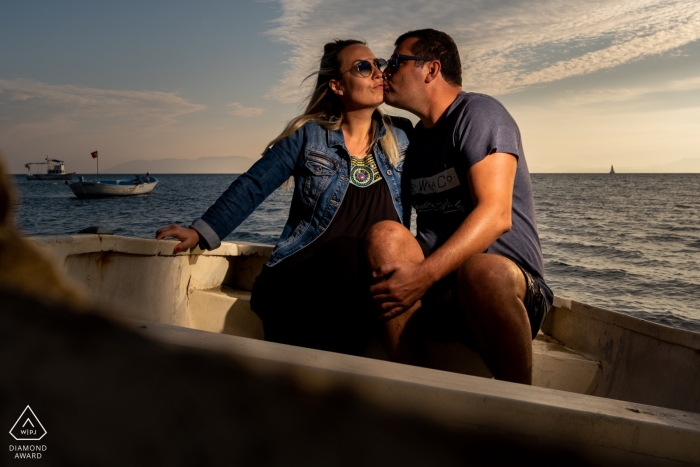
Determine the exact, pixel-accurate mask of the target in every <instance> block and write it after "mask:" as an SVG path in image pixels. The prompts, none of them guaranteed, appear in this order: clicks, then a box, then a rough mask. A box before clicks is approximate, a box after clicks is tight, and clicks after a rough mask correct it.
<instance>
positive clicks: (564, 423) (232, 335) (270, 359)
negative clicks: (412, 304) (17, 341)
mask: <svg viewBox="0 0 700 467" xmlns="http://www.w3.org/2000/svg"><path fill="white" fill-rule="evenodd" d="M31 240H32V241H33V243H34V244H35V245H36V246H38V247H40V249H42V250H43V251H45V252H46V253H47V254H49V255H51V256H53V258H54V259H55V260H56V261H57V262H58V263H59V265H61V266H62V267H63V268H64V270H65V271H66V273H67V275H68V276H69V277H71V278H73V279H74V280H76V281H77V282H79V283H82V284H84V285H85V286H86V288H87V291H88V293H89V294H90V296H91V298H92V300H93V302H94V303H95V304H96V305H97V306H98V307H100V308H102V309H104V310H105V313H106V314H108V315H110V316H113V317H115V318H116V319H118V320H120V321H121V322H123V323H124V324H125V325H126V326H129V327H131V328H133V329H134V330H136V331H138V332H142V333H144V334H146V335H147V336H150V337H151V338H153V339H156V340H159V341H161V342H164V343H167V344H169V345H175V346H182V347H188V348H196V349H207V350H214V351H217V352H221V353H225V354H228V355H229V356H231V357H232V358H235V359H237V360H239V361H240V362H242V363H244V364H246V365H247V366H248V367H250V368H251V369H254V370H256V371H263V372H267V371H279V372H286V373H292V374H294V375H296V377H297V378H298V379H299V381H300V382H301V383H302V384H304V385H306V386H308V387H318V388H324V387H329V386H334V385H344V386H348V387H351V388H353V389H354V390H355V391H357V392H358V393H360V394H362V395H363V396H364V397H367V398H368V399H370V400H372V401H374V402H376V403H378V404H380V405H382V406H385V407H387V408H391V409H400V410H405V411H409V412H413V413H417V414H419V415H422V416H427V417H430V418H432V419H434V420H437V421H440V422H443V423H449V424H456V425H460V426H469V427H473V428H475V429H483V430H487V431H488V430H498V431H500V432H503V433H513V434H522V435H524V436H531V437H535V438H537V439H540V440H548V441H552V442H558V443H562V442H563V443H566V444H567V445H570V446H577V447H578V448H579V449H580V451H581V452H585V453H586V455H589V456H592V458H593V459H600V460H601V461H603V460H604V461H605V462H611V461H619V462H624V463H632V462H634V463H635V465H685V464H687V463H691V464H695V463H697V464H700V334H696V333H693V332H689V331H684V330H680V329H674V328H669V327H666V326H662V325H658V324H654V323H650V322H646V321H642V320H639V319H636V318H633V317H631V316H627V315H623V314H620V313H615V312H612V311H608V310H603V309H600V308H596V307H591V306H588V305H585V304H581V303H577V302H575V301H572V300H567V299H564V298H561V297H556V298H555V303H554V308H553V310H552V311H551V312H550V314H549V315H548V317H547V320H546V321H545V324H544V326H543V329H542V332H541V333H540V335H539V336H538V338H537V339H536V340H535V342H534V344H533V353H534V362H533V364H534V368H533V383H534V387H529V386H523V385H517V384H512V383H506V382H502V381H496V380H493V379H490V378H488V377H487V378H483V377H477V376H490V375H489V374H488V370H487V369H486V367H485V366H484V365H483V362H482V361H481V359H480V358H479V356H478V355H477V354H475V353H474V352H471V351H470V350H469V349H467V348H466V347H463V346H460V345H458V344H451V345H440V344H437V343H429V345H428V349H429V352H430V357H431V358H430V364H431V366H432V367H433V368H418V367H412V366H407V365H399V364H394V363H390V362H387V361H383V360H382V359H383V358H384V355H383V352H382V351H381V348H380V346H376V345H375V346H373V347H372V348H370V349H369V350H368V353H367V356H368V357H373V358H362V357H352V356H346V355H340V354H334V353H330V352H321V351H316V350H311V349H304V348H298V347H292V346H286V345H281V344H275V343H271V342H264V341H263V340H262V339H263V337H264V330H263V326H262V323H261V322H260V320H259V319H258V317H257V315H255V313H253V312H252V311H251V310H250V306H249V298H250V292H249V291H250V289H251V286H252V283H253V280H254V278H255V276H256V275H257V273H258V272H259V271H260V268H261V267H262V265H263V264H264V263H265V262H266V260H267V257H268V256H269V254H270V251H271V247H269V246H265V245H255V244H245V243H239V244H234V243H224V244H222V246H221V248H219V249H217V250H215V251H213V252H202V251H200V250H199V249H195V250H194V251H191V252H188V253H181V254H177V255H173V254H172V248H173V245H174V242H173V241H156V240H146V239H134V238H127V237H118V236H112V235H106V236H103V235H75V236H63V237H35V238H32V239H31ZM296 306H297V304H292V303H290V308H294V307H296ZM445 370H447V371H445ZM475 375H476V376H475Z"/></svg>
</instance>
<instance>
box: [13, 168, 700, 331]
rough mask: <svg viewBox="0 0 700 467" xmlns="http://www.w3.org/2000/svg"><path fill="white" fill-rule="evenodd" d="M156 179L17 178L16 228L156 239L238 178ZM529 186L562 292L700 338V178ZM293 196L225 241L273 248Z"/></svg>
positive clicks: (578, 179)
mask: <svg viewBox="0 0 700 467" xmlns="http://www.w3.org/2000/svg"><path fill="white" fill-rule="evenodd" d="M127 177H129V175H127V176H124V178H127ZM86 178H88V179H90V178H92V177H86ZM109 178H119V176H112V175H110V176H109ZM158 178H159V180H160V181H161V183H160V184H159V185H158V186H157V187H156V189H155V190H154V191H153V192H151V193H150V194H148V195H144V196H138V197H133V198H108V199H98V200H80V199H77V198H75V197H74V196H73V194H72V192H71V191H70V189H69V188H68V187H67V186H66V185H65V184H64V183H63V182H39V181H27V180H26V179H25V178H24V176H16V177H15V179H14V181H15V184H16V188H17V189H18V190H17V191H18V192H19V197H20V200H19V203H18V206H17V210H16V216H17V217H16V218H17V223H18V227H19V228H20V229H21V230H22V231H23V232H24V233H25V234H27V235H58V234H73V233H76V232H78V231H79V230H81V229H83V228H86V227H90V226H96V225H99V226H102V227H104V228H107V229H109V230H111V231H112V232H113V233H115V234H118V235H128V236H135V237H144V238H151V237H153V235H154V232H155V231H156V229H158V228H159V227H162V226H165V225H167V224H170V223H175V222H177V223H181V224H183V225H188V224H189V222H191V221H192V220H193V219H195V218H196V217H199V216H200V215H201V214H202V213H203V212H204V211H205V210H206V208H207V207H208V206H209V205H210V204H211V203H213V202H214V200H216V198H217V197H218V196H219V194H221V192H223V191H224V190H225V189H226V187H227V186H228V185H229V184H230V183H231V181H232V180H233V179H234V178H235V176H232V175H160V176H158ZM532 182H533V187H534V192H535V205H536V208H537V215H538V226H539V231H540V238H541V241H542V250H543V254H544V259H545V268H546V278H547V282H548V283H549V284H550V286H551V287H552V290H554V293H555V294H557V295H559V296H562V297H567V298H572V299H574V300H577V301H581V302H584V303H588V304H590V305H595V306H599V307H603V308H607V309H611V310H615V311H620V312H623V313H628V314H631V315H634V316H637V317H640V318H644V319H648V320H651V321H655V322H659V323H662V324H666V325H669V326H675V327H680V328H684V329H689V330H693V331H696V332H700V174H615V175H608V174H533V175H532ZM290 198H291V192H289V191H285V190H278V191H277V192H275V193H274V194H273V195H272V196H271V197H270V198H269V199H267V200H266V201H265V202H264V203H263V204H262V205H261V206H260V207H259V208H258V209H257V210H256V211H255V212H254V213H253V215H252V216H251V217H250V218H248V219H247V220H246V221H245V222H244V223H243V224H242V225H241V226H240V227H239V228H238V229H237V230H236V231H235V232H233V233H232V234H231V235H230V236H229V237H228V239H229V240H245V241H250V242H257V243H267V244H274V243H275V240H276V239H277V236H278V235H279V233H280V232H281V231H282V227H283V225H284V221H285V219H286V216H287V212H288V207H289V201H290Z"/></svg>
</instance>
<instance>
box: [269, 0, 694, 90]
mask: <svg viewBox="0 0 700 467" xmlns="http://www.w3.org/2000/svg"><path fill="white" fill-rule="evenodd" d="M279 2H280V4H281V7H282V15H281V16H280V17H279V18H278V19H277V20H275V21H274V23H273V25H272V27H271V28H270V29H269V30H268V31H267V33H268V34H269V35H270V36H271V37H272V38H273V39H274V40H276V41H279V42H282V43H285V44H288V45H290V46H291V51H290V55H289V58H288V60H287V62H286V65H287V71H286V72H285V74H284V75H283V76H282V78H281V79H280V81H279V82H278V83H277V85H275V86H274V87H273V88H272V89H271V90H270V91H269V92H268V93H267V95H266V97H270V98H273V99H276V100H278V101H281V102H285V103H293V102H299V100H300V99H301V98H302V97H304V96H305V95H306V93H307V92H308V87H304V86H300V83H301V82H302V80H303V78H304V77H305V76H307V75H308V74H309V73H310V72H312V71H313V70H314V68H315V67H316V66H317V63H318V59H319V58H320V54H321V49H322V45H323V44H324V43H325V42H327V41H329V40H331V39H334V38H348V37H354V38H361V39H365V40H367V41H368V42H369V45H370V47H372V49H373V50H374V52H375V53H376V54H377V55H385V54H389V53H391V50H392V49H393V41H394V39H395V38H396V37H397V36H398V35H400V34H401V33H403V32H405V31H408V30H411V29H419V28H424V27H435V28H437V29H440V30H443V31H445V32H447V33H449V34H450V35H451V36H452V37H453V38H454V39H455V42H456V43H457V45H458V47H459V49H460V53H461V55H462V63H463V72H464V87H465V88H467V89H470V90H475V91H481V92H487V93H490V94H495V95H502V94H508V93H512V92H515V91H518V90H522V89H524V88H527V87H529V86H533V85H537V84H542V83H549V82H553V81H557V80H561V79H564V78H568V77H572V76H580V75H585V74H589V73H594V72H596V71H600V70H604V69H609V68H613V67H617V66H620V65H622V64H625V63H629V62H632V61H635V60H641V59H644V58H646V57H650V56H654V55H658V54H663V53H667V52H669V51H672V50H674V49H677V48H679V47H682V46H684V45H686V44H689V43H691V42H694V41H697V40H700V2H697V1H696V0H665V1H664V0H662V1H658V0H618V1H610V0H587V1H585V2H571V1H569V0H510V1H508V0H506V1H501V2H487V1H485V0H481V1H479V0H477V1H473V2H469V3H466V2H464V1H463V0H433V1H431V2H425V1H422V0H406V1H399V0H356V1H355V2H352V3H350V2H347V1H341V0H325V1H323V2H321V1H320V0H309V1H303V0H279ZM307 84H308V83H307Z"/></svg>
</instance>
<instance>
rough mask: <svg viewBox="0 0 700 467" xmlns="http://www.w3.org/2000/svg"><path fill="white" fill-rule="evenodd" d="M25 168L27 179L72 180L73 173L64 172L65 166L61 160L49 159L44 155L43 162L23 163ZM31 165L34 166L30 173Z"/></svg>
mask: <svg viewBox="0 0 700 467" xmlns="http://www.w3.org/2000/svg"><path fill="white" fill-rule="evenodd" d="M24 166H25V167H26V168H27V180H72V179H73V175H74V174H75V172H73V173H66V166H65V164H64V163H63V161H60V160H58V159H49V156H46V161H44V162H29V163H27V164H24ZM32 166H36V167H37V169H35V171H34V173H32Z"/></svg>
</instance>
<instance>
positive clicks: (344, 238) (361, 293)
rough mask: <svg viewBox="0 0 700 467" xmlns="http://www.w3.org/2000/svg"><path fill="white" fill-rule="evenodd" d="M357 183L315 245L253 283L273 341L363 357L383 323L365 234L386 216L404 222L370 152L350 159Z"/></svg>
mask: <svg viewBox="0 0 700 467" xmlns="http://www.w3.org/2000/svg"><path fill="white" fill-rule="evenodd" d="M350 160H351V170H350V184H349V185H348V190H347V192H346V193H345V196H344V197H343V201H342V203H341V205H340V207H339V208H338V212H337V213H336V215H335V217H334V218H333V221H332V222H331V223H330V225H329V226H328V228H327V229H326V231H325V232H324V233H323V234H321V235H320V236H319V237H318V238H317V239H316V240H315V241H314V242H312V243H311V244H309V245H308V246H306V247H305V248H303V249H302V250H300V251H298V252H297V253H295V254H293V255H291V256H289V257H287V258H285V259H284V260H282V261H281V262H280V263H278V264H276V265H275V266H273V267H268V266H265V267H264V268H263V271H262V272H261V274H260V275H259V276H258V278H257V279H256V281H255V284H254V285H253V293H252V298H251V307H252V309H253V311H255V312H256V313H257V314H258V315H259V316H260V318H261V319H262V321H263V326H264V329H265V340H268V341H272V342H280V343H285V344H292V345H298V346H302V347H310V348H316V349H321V350H329V351H334V352H342V353H348V354H352V355H360V354H362V353H363V352H364V349H365V347H366V345H367V343H368V341H369V339H370V338H371V337H372V333H373V332H374V330H375V328H376V326H377V324H378V316H379V313H378V311H377V310H376V309H375V308H374V306H373V304H372V301H371V296H370V294H369V286H370V275H371V271H370V269H369V265H368V263H367V260H366V253H365V246H364V238H365V236H366V235H367V232H368V231H369V229H370V227H371V226H372V225H374V224H375V223H377V222H380V221H383V220H393V221H397V222H399V215H398V213H397V212H396V208H395V207H394V203H393V201H392V199H391V192H390V191H389V187H388V185H387V183H386V181H385V180H384V179H383V178H382V176H381V174H380V172H379V170H378V169H377V167H376V163H375V162H374V158H373V157H372V156H371V155H370V156H367V157H365V158H364V159H362V160H360V159H357V158H355V157H352V156H351V158H350Z"/></svg>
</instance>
